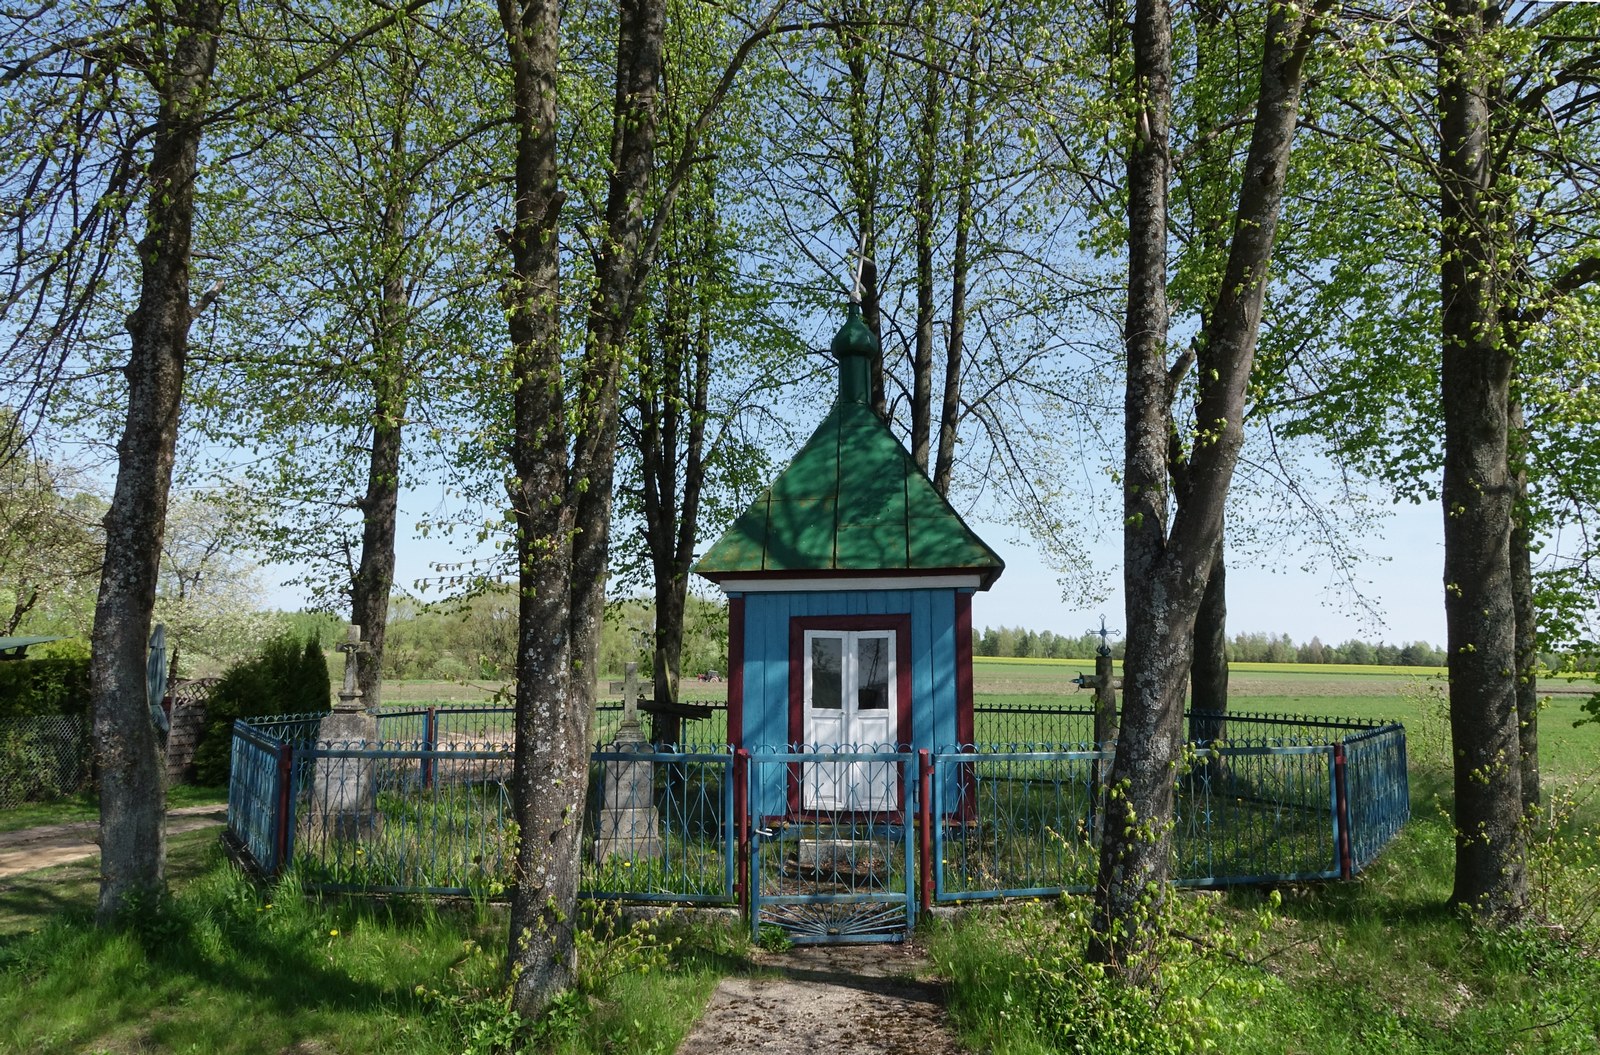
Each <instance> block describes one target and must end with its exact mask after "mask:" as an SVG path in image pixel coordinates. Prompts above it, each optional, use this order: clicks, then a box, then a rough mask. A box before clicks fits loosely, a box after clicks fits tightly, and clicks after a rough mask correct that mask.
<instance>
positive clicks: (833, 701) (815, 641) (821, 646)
mask: <svg viewBox="0 0 1600 1055" xmlns="http://www.w3.org/2000/svg"><path fill="white" fill-rule="evenodd" d="M843 668H844V641H843V640H842V639H840V638H837V637H814V638H812V639H811V706H812V707H813V708H814V709H816V710H827V711H837V710H839V709H840V708H841V707H842V706H843V703H844V670H843Z"/></svg>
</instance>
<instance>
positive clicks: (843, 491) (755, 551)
mask: <svg viewBox="0 0 1600 1055" xmlns="http://www.w3.org/2000/svg"><path fill="white" fill-rule="evenodd" d="M856 328H859V330H860V331H861V332H864V333H866V335H867V338H866V339H867V340H868V341H871V340H872V337H871V332H870V331H868V330H866V327H865V326H864V325H863V324H861V322H860V319H859V316H858V315H857V313H856V312H855V311H854V310H852V312H851V318H850V320H849V321H848V322H846V323H845V327H844V329H842V330H840V332H839V337H838V338H835V340H834V352H835V354H837V355H839V357H840V361H841V390H840V398H839V400H838V402H836V403H834V405H833V408H832V409H831V410H830V411H829V412H828V416H827V417H825V418H823V420H822V424H820V425H818V426H817V430H816V432H814V433H812V435H811V438H810V439H809V440H807V441H806V443H805V446H803V447H801V448H800V451H799V453H797V454H796V455H795V456H794V459H793V460H792V461H790V463H789V466H788V468H786V469H784V471H783V472H782V473H780V474H779V475H778V478H777V479H776V480H774V481H773V482H772V484H771V486H769V487H768V488H767V490H766V492H765V493H764V494H762V495H761V497H759V498H757V499H756V501H755V502H754V503H752V504H751V506H750V508H748V509H746V510H745V511H744V513H743V514H742V515H741V516H740V517H739V518H738V519H737V520H735V521H734V522H733V525H732V526H731V527H729V528H728V530H727V532H725V533H724V534H723V536H722V538H720V539H718V540H717V543H716V545H714V546H712V547H711V549H710V550H709V551H708V552H707V553H706V554H705V556H703V557H701V558H700V561H699V563H697V564H696V565H695V571H696V572H698V573H699V574H701V575H703V576H705V577H706V578H708V579H711V580H713V581H719V580H721V579H723V578H725V577H741V576H747V575H752V574H754V575H761V576H762V577H766V578H785V577H789V576H797V577H798V576H805V575H812V574H818V573H822V574H854V575H866V574H883V573H891V574H916V573H937V572H944V573H971V574H976V575H978V576H979V582H980V585H981V588H983V589H987V588H988V587H989V585H990V584H991V583H993V582H994V580H995V579H996V578H998V577H999V575H1000V572H1001V571H1003V570H1004V568H1005V562H1004V561H1002V560H1001V559H1000V557H999V556H998V555H997V554H996V553H995V552H994V550H992V549H990V548H989V547H988V546H987V545H986V544H985V543H984V541H983V540H982V539H980V538H979V537H978V536H977V535H976V534H975V533H974V532H973V530H972V529H971V528H969V527H968V526H967V525H966V522H965V521H963V520H962V519H961V516H960V514H958V513H957V512H956V511H955V510H954V509H953V508H951V506H950V503H949V502H947V501H945V499H944V498H943V496H941V495H940V494H939V492H938V491H936V490H934V487H933V484H932V483H931V482H930V481H929V480H928V478H927V477H926V476H924V475H923V474H922V472H921V471H920V470H918V469H917V466H916V463H915V462H914V461H913V460H912V458H911V455H909V454H907V453H906V449H905V448H904V447H902V446H901V445H900V442H899V441H898V440H897V439H895V437H894V434H893V433H892V432H890V431H889V428H888V426H887V425H885V424H884V423H883V421H882V420H880V419H879V418H878V416H877V415H876V414H875V413H873V411H872V408H871V407H869V406H867V405H866V403H865V401H864V392H863V391H862V389H861V387H860V385H859V383H858V382H859V380H860V379H858V378H855V377H853V367H854V366H855V365H856V364H855V363H854V362H852V360H855V359H856V357H857V356H859V355H860V354H861V350H860V348H859V347H857V346H858V345H860V343H861V341H860V334H859V333H857V332H856ZM870 350H871V349H870V348H868V351H870Z"/></svg>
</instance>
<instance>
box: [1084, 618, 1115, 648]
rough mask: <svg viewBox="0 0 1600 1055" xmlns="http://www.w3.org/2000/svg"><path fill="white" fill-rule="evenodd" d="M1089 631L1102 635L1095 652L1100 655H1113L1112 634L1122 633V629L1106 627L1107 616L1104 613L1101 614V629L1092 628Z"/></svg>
mask: <svg viewBox="0 0 1600 1055" xmlns="http://www.w3.org/2000/svg"><path fill="white" fill-rule="evenodd" d="M1089 633H1091V634H1098V635H1100V647H1099V648H1097V649H1095V652H1096V653H1097V654H1098V655H1102V656H1109V655H1111V635H1112V634H1120V633H1122V631H1120V630H1107V629H1106V617H1105V616H1104V615H1101V616H1100V629H1099V630H1094V629H1091V630H1090V631H1089Z"/></svg>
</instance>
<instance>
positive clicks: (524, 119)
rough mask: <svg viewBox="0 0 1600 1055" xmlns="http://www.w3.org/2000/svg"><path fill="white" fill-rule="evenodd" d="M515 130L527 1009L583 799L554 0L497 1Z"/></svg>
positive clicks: (558, 978)
mask: <svg viewBox="0 0 1600 1055" xmlns="http://www.w3.org/2000/svg"><path fill="white" fill-rule="evenodd" d="M499 9H500V20H501V25H502V27H503V28H504V30H505V34H506V46H507V54H508V57H509V59H510V66H511V91H512V112H513V117H514V119H515V122H516V127H517V146H516V170H515V174H514V180H515V193H516V199H515V203H514V208H515V226H514V227H513V229H512V231H511V233H510V235H509V237H508V242H509V246H508V248H509V250H510V257H511V274H510V275H509V277H508V279H507V282H506V314H507V325H508V327H509V329H510V335H511V342H512V386H513V391H512V403H513V410H512V413H513V417H514V428H515V433H514V436H513V439H512V450H511V460H512V467H513V469H514V471H515V473H516V477H515V479H514V480H513V481H512V483H511V494H510V497H511V502H512V508H513V511H514V514H515V517H516V523H517V562H518V568H519V575H518V587H519V592H518V613H517V627H518V632H517V660H516V674H517V705H516V723H517V735H516V747H515V750H514V754H513V759H512V796H513V799H512V805H513V809H514V811H515V813H516V821H517V829H518V834H519V838H518V841H517V863H516V890H515V893H514V894H513V896H512V900H511V941H510V951H509V954H508V960H509V968H510V971H511V976H512V1002H513V1005H514V1006H515V1007H516V1008H517V1010H518V1011H519V1012H521V1013H522V1014H523V1015H524V1016H526V1017H528V1018H532V1017H534V1016H536V1015H538V1014H539V1013H540V1012H541V1011H542V1010H543V1009H544V1008H545V1006H546V1005H548V1004H549V1002H550V1001H551V1000H552V999H554V997H555V996H556V995H557V994H558V993H559V992H561V990H563V989H565V988H567V987H568V986H569V985H571V983H572V980H573V977H574V970H575V968H576V952H575V949H574V945H573V931H572V928H573V925H574V921H573V919H572V912H573V909H574V906H575V905H576V901H577V887H578V843H579V832H580V824H579V821H578V818H579V817H581V816H582V810H581V808H579V807H581V798H582V794H583V789H584V788H585V787H587V784H588V765H587V752H588V748H589V743H588V725H589V715H588V714H587V713H586V712H585V711H583V710H582V709H581V708H580V707H577V706H574V705H573V699H572V695H573V694H572V693H571V683H572V664H571V640H570V637H569V629H568V613H569V604H570V600H569V597H570V594H569V590H570V584H571V574H572V563H571V562H572V541H571V540H572V509H571V507H570V506H569V505H567V504H566V502H565V498H566V474H567V433H566V403H565V396H564V390H563V383H564V379H563V376H562V363H561V329H560V327H561V319H560V314H559V283H560V270H559V232H558V224H559V220H560V211H561V202H562V194H561V191H560V190H559V188H558V183H557V165H556V159H557V150H558V143H557V119H558V114H557V109H556V77H557V68H558V67H557V63H558V60H559V55H560V30H561V22H560V17H561V16H560V4H559V3H558V2H556V0H527V2H526V3H521V4H519V3H517V0H500V8H499Z"/></svg>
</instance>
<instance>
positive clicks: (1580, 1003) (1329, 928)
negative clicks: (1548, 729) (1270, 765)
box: [928, 813, 1600, 1055]
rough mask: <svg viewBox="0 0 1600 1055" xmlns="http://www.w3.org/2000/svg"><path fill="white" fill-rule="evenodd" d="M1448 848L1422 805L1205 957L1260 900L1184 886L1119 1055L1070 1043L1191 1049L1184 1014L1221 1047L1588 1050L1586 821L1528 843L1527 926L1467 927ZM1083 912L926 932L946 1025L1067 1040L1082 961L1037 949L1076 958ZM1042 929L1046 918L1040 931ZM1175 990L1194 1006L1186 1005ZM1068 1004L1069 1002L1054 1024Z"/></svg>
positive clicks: (1000, 1052) (1598, 882) (983, 915)
mask: <svg viewBox="0 0 1600 1055" xmlns="http://www.w3.org/2000/svg"><path fill="white" fill-rule="evenodd" d="M1452 845H1453V844H1452V838H1451V834H1450V826H1449V823H1448V821H1447V820H1446V819H1444V818H1443V817H1440V816H1438V815H1437V813H1434V814H1431V815H1427V816H1424V817H1422V818H1420V819H1418V820H1416V821H1414V822H1413V823H1412V824H1411V825H1410V826H1409V827H1408V829H1407V830H1406V832H1405V833H1404V834H1403V835H1402V836H1401V838H1400V839H1399V840H1397V841H1396V842H1395V843H1394V844H1393V845H1391V846H1390V847H1389V848H1388V849H1387V850H1386V851H1385V853H1384V854H1383V856H1382V857H1380V859H1379V860H1378V862H1377V863H1376V864H1375V865H1374V866H1373V867H1372V868H1371V869H1370V870H1369V871H1368V872H1367V873H1365V874H1364V875H1363V876H1361V877H1360V879H1359V880H1357V881H1356V882H1352V883H1347V884H1326V885H1315V886H1303V887H1289V888H1285V889H1284V890H1283V891H1282V892H1281V894H1282V903H1281V905H1280V906H1278V907H1277V908H1276V910H1275V911H1274V913H1273V914H1274V916H1275V919H1274V920H1273V921H1272V923H1271V925H1270V926H1269V927H1267V928H1266V929H1265V931H1264V933H1262V934H1261V936H1260V943H1259V944H1258V945H1255V946H1254V947H1251V948H1246V949H1226V948H1224V950H1223V951H1222V953H1219V954H1218V955H1216V956H1210V957H1208V956H1205V955H1201V954H1199V953H1197V952H1196V951H1195V950H1196V949H1199V948H1202V947H1205V946H1207V945H1209V944H1211V943H1213V942H1218V941H1225V939H1227V938H1228V937H1230V936H1231V937H1233V938H1237V937H1238V936H1240V935H1243V934H1247V933H1249V932H1250V931H1251V929H1252V928H1253V927H1254V926H1255V924H1256V920H1257V919H1258V917H1259V914H1260V913H1261V912H1262V911H1263V910H1264V909H1265V908H1267V907H1268V906H1267V904H1266V902H1265V901H1264V898H1263V894H1262V893H1261V892H1260V891H1239V892H1234V893H1230V894H1229V895H1227V896H1225V897H1222V896H1217V895H1181V896H1180V898H1181V900H1183V901H1185V902H1188V903H1189V909H1188V911H1189V913H1190V920H1189V922H1188V925H1187V926H1186V927H1185V928H1184V932H1183V944H1182V945H1181V946H1178V947H1175V948H1174V949H1169V950H1168V954H1167V958H1166V959H1164V960H1163V963H1164V964H1165V966H1164V968H1163V976H1164V978H1165V979H1166V983H1167V988H1166V991H1165V995H1164V1001H1163V1002H1162V1003H1159V1004H1157V1005H1156V1006H1155V1008H1154V1010H1153V1011H1150V1014H1151V1015H1152V1016H1153V1021H1152V1022H1147V1023H1144V1025H1143V1026H1142V1027H1141V1028H1142V1029H1144V1030H1145V1032H1142V1033H1141V1032H1139V1030H1135V1031H1134V1032H1135V1035H1134V1036H1133V1037H1132V1038H1129V1037H1124V1038H1122V1039H1121V1040H1120V1042H1119V1044H1118V1046H1117V1047H1115V1048H1114V1049H1113V1048H1109V1047H1108V1048H1106V1049H1100V1048H1095V1047H1093V1046H1092V1045H1091V1046H1086V1047H1085V1048H1084V1049H1082V1050H1091V1051H1094V1050H1117V1051H1125V1052H1141V1051H1171V1050H1177V1051H1181V1050H1189V1049H1188V1048H1185V1047H1181V1046H1179V1047H1168V1046H1166V1045H1167V1044H1168V1043H1169V1042H1170V1041H1171V1038H1172V1036H1173V1035H1174V1034H1175V1033H1178V1032H1181V1031H1182V1030H1184V1029H1190V1028H1194V1027H1196V1026H1198V1027H1200V1028H1201V1029H1202V1030H1203V1032H1204V1033H1205V1035H1204V1036H1203V1037H1201V1038H1199V1039H1200V1040H1202V1041H1205V1042H1209V1043H1211V1044H1214V1045H1215V1050H1216V1051H1218V1052H1223V1053H1230V1055H1258V1053H1259V1055H1268V1053H1271V1055H1280V1053H1307V1055H1310V1053H1317V1055H1345V1053H1351V1055H1354V1053H1361V1052H1370V1051H1397V1052H1403V1053H1411V1052H1416V1053H1438V1055H1447V1053H1449V1055H1454V1053H1462V1055H1466V1053H1485V1055H1488V1053H1495V1055H1499V1053H1502V1052H1506V1053H1529V1055H1532V1053H1556V1052H1573V1053H1579V1052H1583V1053H1590V1052H1593V1051H1595V1050H1597V1048H1596V1045H1597V1044H1600V999H1597V997H1596V994H1597V993H1600V925H1597V918H1596V909H1595V905H1596V899H1597V898H1600V842H1597V841H1596V839H1595V837H1594V835H1593V834H1592V830H1591V832H1590V833H1587V834H1586V833H1584V832H1583V831H1581V830H1579V829H1575V828H1571V827H1566V828H1564V829H1561V830H1550V829H1546V830H1545V831H1543V832H1542V833H1541V835H1540V836H1539V838H1538V839H1536V845H1535V850H1534V854H1533V861H1534V869H1533V874H1534V888H1535V893H1536V898H1537V902H1538V914H1537V915H1536V918H1535V924H1534V925H1532V926H1529V927H1527V928H1523V929H1520V930H1516V931H1511V932H1495V931H1492V930H1485V929H1479V928H1476V927H1474V926H1472V925H1471V924H1470V923H1469V922H1468V921H1467V920H1465V919H1464V918H1463V917H1461V916H1460V915H1458V914H1456V913H1454V912H1452V911H1450V910H1449V909H1447V908H1446V907H1445V901H1446V900H1447V898H1448V896H1449V893H1450V875H1451V855H1452ZM1019 912H1020V913H1027V912H1032V913H1035V914H1037V915H1039V916H1040V919H1041V920H1042V923H1040V922H1038V921H1035V922H1033V923H1032V924H1031V927H1032V929H1030V923H1029V921H1027V920H1021V921H1019V920H1017V919H1015V918H1012V919H1008V918H1007V917H1008V914H1009V915H1010V916H1013V917H1014V916H1016V915H1017V914H1018V913H1019ZM1086 912H1087V906H1086V904H1085V903H1084V902H1082V901H1081V900H1075V899H1063V901H1062V902H1060V903H1058V904H1052V905H1050V906H1048V907H1045V906H1037V905H1035V906H1032V907H1031V908H1030V907H1023V906H1011V907H1009V908H1006V909H999V910H987V911H984V912H980V913H977V914H974V915H971V916H969V917H966V918H964V919H963V920H961V921H959V922H958V923H956V924H955V925H953V926H952V925H949V924H942V925H937V926H935V927H934V928H933V929H932V930H931V932H930V934H929V936H928V940H929V941H930V944H931V948H932V954H933V958H934V961H935V963H936V964H937V965H938V967H939V969H940V971H941V972H942V974H943V975H944V977H945V978H946V980H947V981H948V989H949V992H950V993H951V998H952V1015H953V1019H954V1021H955V1022H956V1024H957V1026H958V1028H959V1030H960V1032H961V1034H962V1036H963V1039H964V1040H965V1041H966V1042H967V1043H968V1044H969V1045H971V1046H972V1047H973V1048H974V1050H982V1051H991V1052H993V1053H994V1055H1042V1053H1044V1052H1047V1051H1052V1050H1079V1049H1078V1048H1075V1047H1071V1046H1070V1044H1069V1042H1068V1041H1069V1038H1072V1037H1076V1039H1077V1040H1081V1039H1082V1035H1081V1032H1080V1033H1079V1034H1074V1033H1073V1032H1072V1031H1073V1029H1074V1027H1077V1028H1079V1029H1080V1030H1081V1028H1082V1026H1083V1024H1084V1022H1085V1021H1086V1020H1088V1019H1090V1018H1091V1017H1093V1016H1095V1015H1096V1014H1098V1013H1101V1012H1104V1011H1105V1008H1104V1007H1101V1006H1098V1005H1096V1004H1095V1002H1093V1001H1086V1000H1084V999H1083V998H1082V995H1081V994H1077V993H1072V992H1066V991H1063V987H1062V985H1061V977H1062V976H1063V975H1065V976H1066V977H1068V978H1070V977H1072V976H1073V972H1074V971H1076V970H1078V968H1077V967H1076V965H1075V963H1074V962H1069V963H1067V964H1066V966H1065V967H1064V968H1063V964H1062V963H1061V962H1052V961H1051V960H1050V959H1049V957H1048V956H1046V955H1043V954H1041V952H1040V951H1039V947H1040V945H1041V942H1042V941H1043V942H1044V943H1048V942H1052V941H1053V942H1057V943H1062V944H1066V945H1069V946H1071V948H1070V949H1069V953H1070V954H1071V955H1070V956H1069V957H1067V958H1066V959H1068V960H1069V961H1074V960H1075V958H1076V956H1077V955H1078V953H1079V952H1081V948H1082V940H1083V930H1082V928H1081V927H1074V926H1073V925H1072V924H1071V923H1070V920H1071V919H1072V918H1074V916H1077V917H1079V918H1081V917H1082V915H1083V914H1084V913H1086ZM1201 917H1203V920H1204V921H1205V922H1202V923H1200V924H1198V925H1197V924H1196V923H1195V922H1194V919H1196V918H1201ZM1042 926H1048V928H1049V929H1048V930H1044V931H1043V933H1044V934H1045V937H1044V938H1043V939H1041V927H1042ZM1100 984H1103V983H1100ZM1069 998H1075V999H1069ZM1186 998H1192V999H1195V1000H1197V1001H1198V1004H1197V1005H1196V1006H1193V1007H1190V1006H1187V1005H1186V1004H1185V1003H1184V1001H1185V999H1186ZM1141 999H1142V998H1141ZM1046 1000H1048V1001H1049V1004H1048V1006H1045V1003H1044V1001H1046ZM1063 1007H1073V1008H1076V1009H1077V1010H1075V1011H1070V1012H1068V1018H1069V1021H1066V1022H1063V1021H1062V1020H1061V1019H1062V1011H1061V1009H1062V1008H1063ZM1115 1010H1116V1009H1115V1008H1113V1011H1115ZM1144 1010H1149V1008H1148V1004H1147V1005H1146V1008H1145V1009H1144ZM1144 1010H1141V1012H1140V1014H1141V1015H1142V1014H1143V1013H1144ZM1123 1013H1124V1014H1125V1013H1126V1009H1123ZM1073 1016H1078V1017H1076V1018H1075V1019H1074V1018H1073ZM1133 1017H1134V1018H1138V1017H1139V1016H1133ZM1112 1020H1113V1023H1116V1022H1121V1023H1122V1024H1123V1025H1126V1024H1127V1022H1128V1019H1127V1018H1116V1017H1115V1016H1113V1019H1112ZM1213 1020H1214V1022H1215V1025H1216V1027H1217V1028H1214V1029H1213V1028H1211V1025H1210V1023H1211V1022H1212V1021H1213ZM1100 1024H1101V1025H1104V1023H1103V1022H1102V1023H1100Z"/></svg>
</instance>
